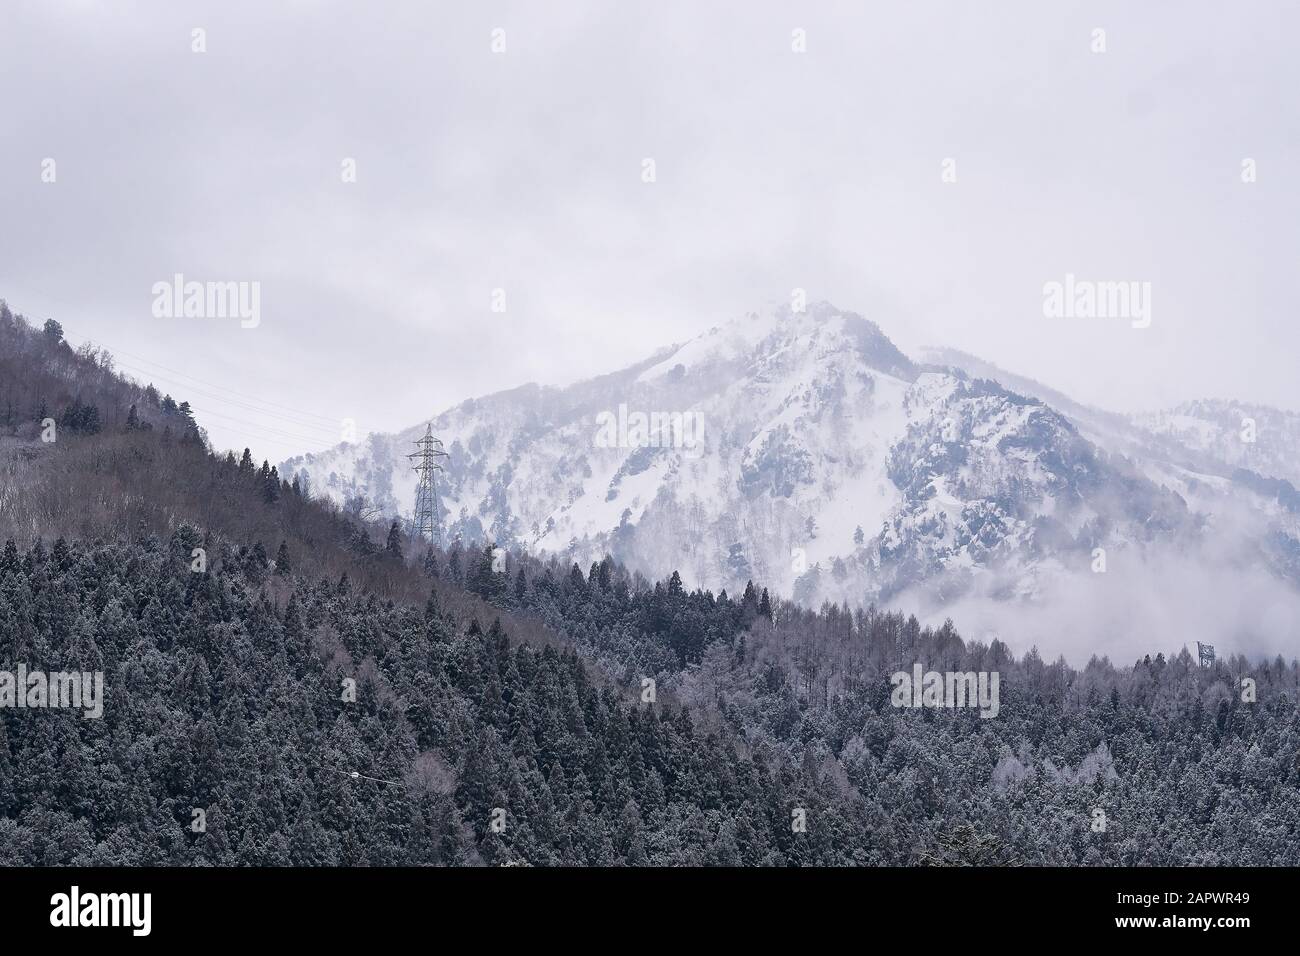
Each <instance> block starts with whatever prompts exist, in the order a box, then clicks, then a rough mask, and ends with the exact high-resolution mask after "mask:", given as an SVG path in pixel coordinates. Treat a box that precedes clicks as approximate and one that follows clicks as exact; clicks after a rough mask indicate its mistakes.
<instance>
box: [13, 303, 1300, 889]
mask: <svg viewBox="0 0 1300 956" xmlns="http://www.w3.org/2000/svg"><path fill="white" fill-rule="evenodd" d="M0 319H2V320H3V321H0V344H2V345H3V347H4V350H3V351H0V402H4V403H6V404H5V407H6V408H7V409H9V410H10V411H9V412H7V413H6V415H7V417H6V418H5V419H4V420H3V423H0V537H3V538H8V539H10V540H9V541H8V542H7V543H6V544H5V545H4V548H3V551H0V671H10V672H12V671H14V670H16V669H17V668H18V667H19V666H20V665H21V666H23V667H26V668H27V669H29V670H34V669H43V670H46V671H58V670H95V671H102V672H103V674H104V686H105V701H104V709H103V716H102V718H100V719H83V716H82V713H81V712H80V711H77V710H57V709H47V710H40V711H33V710H19V709H14V708H10V707H5V708H0V854H2V855H3V858H4V859H5V860H7V861H11V862H13V863H49V864H60V863H174V864H199V863H232V864H244V863H249V864H251V863H267V864H278V863H296V864H311V865H317V864H319V865H328V864H343V865H351V864H366V863H370V864H377V863H428V864H473V863H488V864H497V863H531V864H571V863H585V864H600V865H604V864H616V863H626V864H642V863H648V864H746V865H755V864H777V865H781V864H829V865H847V864H942V865H949V864H963V863H1001V864H1028V865H1034V864H1047V863H1069V864H1074V863H1081V864H1096V863H1119V864H1126V865H1141V864H1157V863H1169V864H1190V863H1206V864H1217V863H1259V864H1276V863H1291V864H1294V863H1296V862H1297V861H1300V841H1298V840H1297V839H1296V836H1297V834H1300V759H1298V757H1297V754H1298V752H1300V714H1298V713H1297V707H1296V700H1297V686H1298V684H1300V668H1298V667H1297V664H1296V663H1295V662H1294V661H1292V662H1290V663H1287V662H1285V661H1283V660H1281V659H1277V660H1274V661H1272V662H1249V661H1247V660H1245V659H1244V658H1240V657H1234V658H1231V659H1229V660H1226V661H1222V662H1220V663H1218V664H1217V665H1215V667H1213V668H1201V667H1199V666H1197V665H1196V664H1195V662H1194V661H1193V660H1192V659H1191V657H1190V655H1188V654H1187V653H1186V651H1183V652H1182V653H1180V654H1178V655H1175V656H1174V657H1173V658H1172V659H1169V660H1166V659H1165V658H1164V657H1163V656H1162V655H1159V654H1157V655H1156V656H1155V657H1154V659H1152V658H1149V657H1147V656H1146V655H1145V654H1143V656H1142V657H1141V659H1139V660H1137V661H1136V662H1135V663H1134V664H1133V665H1132V666H1128V665H1125V666H1118V667H1117V666H1114V665H1112V664H1111V663H1110V662H1109V661H1104V660H1101V661H1098V660H1094V661H1092V662H1090V663H1089V664H1088V666H1086V667H1085V668H1083V669H1082V670H1076V669H1074V668H1071V667H1069V666H1068V665H1067V664H1066V663H1065V662H1064V661H1058V662H1056V663H1053V664H1048V663H1045V662H1043V661H1042V660H1040V659H1039V658H1038V656H1037V654H1029V655H1027V656H1025V657H1023V658H1022V659H1020V660H1016V659H1014V658H1013V656H1012V655H1011V654H1010V653H1009V652H1008V650H1007V648H1005V647H1004V646H1002V645H1000V644H999V643H997V642H994V643H993V644H991V645H983V644H980V643H978V642H965V641H963V640H961V638H960V637H959V636H958V634H957V633H956V631H955V630H954V629H953V628H952V627H951V626H945V627H942V628H939V629H929V628H923V627H921V626H920V625H919V624H918V623H917V622H916V621H915V619H912V618H906V617H904V616H902V615H900V614H895V613H882V612H878V611H876V610H875V609H871V608H868V609H863V610H858V611H853V612H850V611H849V610H848V609H846V608H843V607H837V606H834V605H827V606H824V607H823V608H822V609H821V610H819V611H817V612H812V611H809V610H806V609H801V608H799V607H797V606H795V605H793V604H790V603H788V602H785V601H780V600H772V599H771V598H770V597H769V596H768V594H767V593H766V592H765V591H764V590H763V589H762V588H761V587H750V588H747V589H746V591H745V592H744V594H743V595H741V596H739V597H737V598H732V597H729V596H727V595H726V594H719V595H713V594H710V593H708V592H702V591H695V592H688V591H686V590H685V589H684V588H683V587H682V585H681V581H680V578H679V577H678V576H677V575H675V574H672V575H670V576H669V577H668V578H667V579H666V580H665V581H661V582H658V583H654V584H652V583H650V582H647V581H645V580H643V579H641V578H640V577H638V576H634V575H629V574H628V573H627V572H626V571H625V570H624V569H623V568H622V567H620V566H619V565H617V564H616V563H614V562H612V561H609V560H608V559H607V560H605V561H602V562H599V563H597V564H595V565H593V566H592V567H591V568H590V569H589V570H588V571H587V572H585V573H584V572H583V571H582V569H580V568H578V567H576V566H569V567H565V566H563V565H560V564H559V563H557V562H555V561H543V560H538V559H535V558H530V557H527V556H524V555H518V554H512V555H509V556H508V559H506V560H503V558H504V557H505V556H503V555H501V554H498V553H496V552H494V551H493V550H492V549H490V548H489V549H487V550H482V551H465V550H463V549H461V547H460V546H459V545H453V546H452V548H451V549H450V550H449V551H447V552H435V551H425V550H423V549H419V548H415V547H413V545H412V543H411V542H409V541H406V540H405V539H404V536H403V534H402V530H401V528H400V527H397V528H393V527H384V526H377V525H374V524H372V523H370V522H368V521H366V520H365V514H364V511H363V509H362V507H361V506H360V505H358V506H357V507H356V508H354V509H351V510H349V509H340V508H337V507H335V506H333V505H330V504H329V503H328V502H323V501H318V500H315V499H314V498H313V497H312V495H311V493H310V489H305V488H301V487H295V486H294V485H292V484H289V483H285V482H283V481H282V480H281V479H280V478H279V476H278V475H275V474H274V473H273V471H272V470H271V469H269V468H268V467H265V466H263V467H261V468H259V467H257V466H256V465H255V463H254V459H253V458H252V457H251V455H250V454H245V455H243V456H242V457H236V456H233V455H230V456H223V455H215V454H213V453H212V452H211V451H210V450H209V449H208V447H207V445H206V442H205V440H204V437H203V435H202V432H201V431H200V430H199V429H198V428H197V427H196V426H195V425H193V423H192V422H191V420H190V419H189V417H188V416H186V415H185V413H184V411H183V410H182V409H183V407H184V406H183V403H178V402H175V401H174V400H172V401H170V403H169V404H168V403H164V402H163V401H162V399H159V401H158V404H157V406H154V405H153V404H152V401H151V399H150V397H149V392H148V389H147V388H141V387H139V386H136V385H133V384H132V383H129V382H125V381H123V380H121V379H120V378H118V377H117V376H115V375H113V374H112V371H111V363H106V362H105V360H104V358H103V356H102V355H91V354H90V353H89V352H88V351H87V350H82V351H81V352H80V353H78V352H74V351H73V350H71V349H70V348H68V347H67V346H66V343H64V342H63V341H62V338H61V334H58V335H56V333H57V332H58V330H57V329H51V330H49V332H48V333H47V332H45V331H37V330H35V329H32V328H30V327H29V326H28V325H27V324H26V323H24V322H22V321H21V320H20V319H19V318H18V317H15V316H13V315H12V314H10V313H8V311H7V310H4V311H3V312H0ZM164 406H165V407H164ZM91 408H93V409H95V411H94V413H93V414H91V413H90V412H89V411H88V409H91ZM133 408H134V413H133V411H132V409H133ZM42 413H43V414H42ZM38 417H49V418H54V419H55V421H56V422H65V423H67V422H71V423H73V425H72V427H66V426H65V425H61V426H60V427H59V428H58V439H57V441H55V442H52V443H51V442H42V441H41V440H40V438H39V437H38V436H39V434H40V430H41V421H40V420H38ZM92 425H93V426H94V427H90V426H92ZM196 555H202V560H201V561H198V562H197V564H196ZM1167 640H1168V638H1167V636H1165V635H1153V636H1152V642H1151V644H1152V646H1153V647H1154V646H1156V645H1159V644H1163V643H1165V642H1166V641H1167ZM1139 653H1142V652H1139ZM916 663H920V664H922V665H923V667H925V668H927V669H934V670H940V671H944V670H960V671H995V672H997V673H998V674H999V675H1000V678H1001V681H1000V692H1001V693H1000V696H1001V699H1000V707H999V711H998V716H997V717H996V718H995V719H983V718H981V717H980V715H979V712H978V711H977V710H956V711H951V710H934V709H907V708H898V707H895V706H893V704H892V703H891V699H890V697H891V695H890V690H891V688H890V681H889V676H890V674H892V673H893V672H894V671H896V670H904V671H907V670H910V669H911V667H912V666H913V665H914V664H916ZM1246 679H1249V680H1250V681H1253V682H1254V685H1253V689H1254V692H1253V695H1252V694H1247V693H1246V692H1245V690H1244V688H1243V680H1246ZM647 681H653V682H654V684H653V685H650V684H648V683H647ZM349 682H355V685H354V689H353V685H351V684H349ZM651 686H653V688H654V691H655V693H654V694H653V695H652V696H653V698H654V699H653V702H651V701H650V700H649V699H648V696H647V693H646V691H647V688H648V687H651ZM1248 697H1253V699H1247V698H1248ZM353 773H356V774H357V775H358V776H355V777H354V776H352V774H353ZM196 814H197V815H196ZM200 820H201V821H202V827H201V828H198V829H196V822H197V821H200Z"/></svg>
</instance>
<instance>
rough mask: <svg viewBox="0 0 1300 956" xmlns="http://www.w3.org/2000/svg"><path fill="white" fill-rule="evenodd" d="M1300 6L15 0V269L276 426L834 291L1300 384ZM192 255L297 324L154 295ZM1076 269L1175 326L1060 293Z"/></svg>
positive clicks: (856, 299)
mask: <svg viewBox="0 0 1300 956" xmlns="http://www.w3.org/2000/svg"><path fill="white" fill-rule="evenodd" d="M1296 10H1297V7H1296V5H1294V4H1291V3H1284V2H1282V0H1272V2H1249V0H1247V2H1242V0H1234V2H1230V3H1229V2H1222V3H1198V2H1188V0H1176V2H1150V0H1144V2H1142V3H1133V2H1123V3H1099V2H1091V3H1069V2H1052V0H1024V2H995V0H982V2H971V0H944V2H907V3H893V4H877V3H871V4H868V3H843V4H837V3H821V2H815V0H813V2H797V3H796V2H790V3H769V2H754V0H745V2H737V3H726V4H724V3H713V2H710V3H703V2H699V0H683V2H677V0H667V2H655V3H638V4H634V3H622V2H620V3H611V2H602V3H575V2H570V0H529V2H525V3H518V4H503V3H496V4H493V3H478V2H464V3H441V2H430V0H413V2H409V3H407V2H395V0H376V2H371V3H356V2H327V0H298V2H277V3H271V2H265V0H258V2H239V0H235V2H232V0H221V2H211V3H208V2H175V0H166V2H163V0H157V2H138V3H132V2H129V0H112V2H108V0H104V2H92V0H80V2H77V0H30V2H28V0H3V3H2V4H0V128H2V129H3V134H0V135H2V137H3V138H2V139H0V147H2V148H0V297H4V298H6V299H7V300H8V301H9V303H10V305H11V306H12V307H13V308H14V309H15V310H17V311H21V312H24V313H26V314H27V315H28V316H29V317H30V318H33V319H36V320H38V321H39V320H43V319H45V318H47V317H54V318H57V319H59V320H60V321H61V322H62V323H63V325H64V326H65V328H66V330H67V332H68V336H69V338H70V340H72V341H73V342H74V343H79V342H81V341H82V340H84V339H87V338H88V339H91V340H93V341H95V342H96V343H102V344H104V345H106V346H107V347H109V349H110V350H111V351H113V352H114V353H115V355H117V357H118V359H119V362H120V364H121V365H122V366H123V368H124V369H125V370H128V371H133V370H146V369H149V370H152V371H153V373H154V374H152V375H148V376H145V375H144V374H143V372H141V374H140V375H139V377H148V378H150V379H152V380H154V381H155V382H156V383H157V384H158V385H159V386H160V387H161V388H163V389H164V390H167V391H170V392H172V394H174V395H176V396H177V397H178V398H188V399H189V400H190V401H191V402H192V404H193V405H194V406H195V407H196V408H197V409H199V410H200V411H199V418H200V420H201V422H202V423H203V424H204V425H205V426H206V427H207V428H208V430H209V432H210V434H211V436H212V438H213V441H214V443H215V444H216V445H217V446H218V447H220V448H225V447H229V446H232V445H235V446H240V447H242V445H243V444H245V443H251V444H253V446H254V450H255V451H256V452H257V454H258V456H259V457H268V458H271V459H272V460H276V459H279V458H282V457H285V456H288V455H291V454H295V453H298V452H301V451H306V450H313V449H319V448H322V447H325V446H328V445H331V444H333V443H334V442H335V441H337V440H338V438H339V426H338V425H337V423H338V422H339V420H341V419H343V418H354V419H355V420H356V422H357V426H358V429H359V430H360V432H362V433H364V432H366V431H369V430H383V431H388V430H395V429H398V428H401V427H405V426H408V425H410V424H413V423H415V422H417V421H419V420H420V419H421V418H422V417H426V416H429V415H431V414H433V413H435V412H437V411H439V410H441V409H442V408H444V407H446V406H448V405H450V404H453V403H456V402H459V401H460V400H462V399H464V398H467V397H470V396H473V395H478V394H483V393H486V392H491V391H495V390H498V389H501V388H507V387H511V386H514V385H517V384H519V383H522V382H525V381H538V382H544V383H556V384H562V383H566V382H570V381H573V380H576V379H579V378H583V377H586V376H588V375H592V374H597V373H600V372H604V371H609V370H612V369H614V368H616V367H620V366H623V365H626V364H628V363H630V362H633V361H636V360H638V359H640V358H642V357H643V356H645V355H646V354H648V353H649V352H651V351H653V350H654V349H656V348H658V347H660V346H663V345H666V344H668V343H670V342H674V341H681V340H684V339H687V338H689V337H691V336H693V335H695V334H697V333H699V332H701V331H704V330H706V329H707V328H709V327H711V326H713V325H716V324H719V323H721V322H723V321H725V320H727V319H729V318H731V317H734V316H736V315H739V314H742V313H744V312H746V311H749V310H751V309H754V308H759V307H762V306H763V305H764V304H765V303H769V302H774V301H781V300H786V299H788V297H789V295H790V291H791V290H792V289H793V288H796V287H799V288H804V289H807V290H808V294H809V296H810V298H813V299H821V298H825V299H829V300H830V301H832V302H834V303H835V304H837V305H838V306H840V307H841V308H844V309H852V310H855V311H859V312H862V313H864V314H866V315H867V316H868V317H870V318H873V319H875V320H876V321H877V322H879V324H880V325H881V327H882V328H883V329H884V330H885V332H886V333H887V334H888V335H890V336H891V337H892V338H893V339H894V340H895V341H896V342H897V343H898V344H899V345H900V346H901V347H903V348H904V349H905V350H912V349H915V348H917V347H918V346H921V345H927V344H937V345H949V346H953V347H956V348H961V349H964V350H966V351H969V352H972V353H975V354H977V355H979V356H981V357H983V358H986V359H988V360H990V361H993V362H996V363H998V364H1001V365H1003V366H1006V367H1007V368H1010V369H1012V370H1015V371H1018V372H1020V373H1022V374H1027V375H1030V376H1033V377H1035V378H1037V379H1039V380H1041V381H1043V382H1045V383H1048V384H1051V385H1053V386H1056V387H1058V388H1061V389H1062V390H1064V391H1066V392H1067V393H1069V394H1071V395H1073V396H1074V397H1076V398H1078V399H1080V400H1082V401H1086V402H1091V403H1094V404H1097V405H1101V406H1103V407H1107V408H1114V409H1120V410H1124V409H1140V408H1150V407H1159V406H1164V405H1169V404H1173V403H1175V402H1178V401H1181V400H1184V399H1187V398H1192V397H1199V396H1222V397H1239V398H1244V399H1248V400H1255V401H1261V402H1265V403H1268V404H1273V405H1278V406H1282V407H1287V408H1291V409H1296V410H1300V383H1298V382H1297V376H1296V369H1297V365H1298V364H1300V363H1297V352H1298V351H1300V350H1298V348H1297V347H1298V346H1300V332H1298V331H1297V321H1298V320H1300V312H1298V311H1297V309H1296V299H1297V296H1296V288H1297V274H1298V273H1300V269H1297V259H1298V255H1297V253H1298V252H1300V226H1298V223H1300V216H1298V215H1297V213H1300V208H1298V207H1300V202H1298V201H1297V200H1298V197H1300V190H1297V186H1296V181H1297V176H1298V175H1300V122H1298V118H1300V107H1298V106H1297V97H1296V90H1297V89H1298V88H1300V67H1298V66H1297V56H1296V40H1295V37H1296V35H1297V32H1298V30H1300V15H1298V14H1297V12H1296ZM196 28H200V29H202V30H203V31H205V35H204V40H205V44H206V52H203V53H196V52H194V51H193V46H194V43H195V40H194V34H193V31H194V30H195V29H196ZM1098 28H1100V29H1102V30H1104V31H1105V35H1104V43H1105V52H1103V53H1098V52H1094V47H1095V46H1097V45H1098V41H1097V35H1096V34H1095V33H1094V31H1095V30H1096V29H1098ZM498 29H499V30H501V31H504V34H497V41H498V44H499V42H500V40H501V38H502V36H503V37H504V44H505V51H504V52H494V51H493V42H494V36H493V31H494V30H498ZM796 29H800V30H803V31H805V34H804V35H805V36H806V52H803V53H798V52H795V51H794V50H793V49H792V46H794V45H795V41H794V34H793V31H795V30H796ZM647 158H651V159H653V160H654V163H655V176H656V181H655V182H653V183H647V182H644V181H643V160H645V159H647ZM949 158H950V159H953V160H955V167H950V168H955V172H956V181H955V182H944V181H943V177H942V175H941V174H942V172H943V169H944V167H943V161H944V160H945V159H949ZM47 159H53V160H54V161H55V165H54V167H53V169H54V172H55V178H54V182H43V181H42V179H43V173H44V172H45V170H46V169H47V168H48V167H47V165H45V164H44V161H45V160H47ZM346 159H352V160H355V164H356V181H355V182H344V181H343V178H344V177H343V175H342V173H343V163H344V161H345V160H346ZM1245 159H1253V160H1254V161H1255V170H1256V177H1257V179H1256V181H1255V182H1251V183H1246V182H1243V181H1242V169H1243V165H1242V164H1243V160H1245ZM46 178H48V177H46ZM178 272H179V273H182V274H183V275H184V276H185V277H186V278H187V279H194V280H199V281H209V280H238V281H247V282H252V281H257V282H260V283H261V316H260V324H259V325H258V326H257V327H256V328H248V329H245V328H241V327H240V324H239V321H238V320H237V319H219V318H201V319H200V318H190V319H185V318H174V319H167V318H157V317H155V316H154V314H153V312H152V308H151V307H152V304H153V292H152V288H153V285H154V283H156V282H159V281H163V280H169V279H170V278H171V277H172V275H173V274H175V273H178ZM1067 273H1072V274H1074V275H1075V276H1077V277H1079V278H1080V279H1091V280H1133V281H1139V282H1150V283H1151V302H1150V305H1151V324H1150V327H1149V328H1145V329H1135V328H1133V327H1132V323H1130V322H1129V321H1127V320H1125V319H1123V318H1120V319H1102V318H1094V319H1084V318H1069V319H1065V318H1056V319H1053V318H1047V317H1045V316H1044V310H1043V285H1044V283H1046V282H1051V281H1054V280H1055V281H1063V280H1064V278H1065V276H1066V274H1067ZM495 288H503V289H504V290H505V303H506V311H505V312H504V313H495V312H493V311H492V309H491V305H492V293H493V289H495ZM272 403H273V404H272ZM290 409H292V410H293V411H290ZM303 412H306V413H310V414H303Z"/></svg>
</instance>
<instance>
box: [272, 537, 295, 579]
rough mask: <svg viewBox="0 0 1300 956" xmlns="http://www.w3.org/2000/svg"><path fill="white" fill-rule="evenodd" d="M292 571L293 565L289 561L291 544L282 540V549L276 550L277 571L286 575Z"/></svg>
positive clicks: (282, 575)
mask: <svg viewBox="0 0 1300 956" xmlns="http://www.w3.org/2000/svg"><path fill="white" fill-rule="evenodd" d="M292 571H293V566H292V564H290V562H289V545H288V544H287V543H286V542H284V541H281V542H280V550H278V551H276V552H275V573H276V574H278V575H280V576H281V577H284V576H287V575H288V574H289V573H290V572H292Z"/></svg>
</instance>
